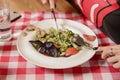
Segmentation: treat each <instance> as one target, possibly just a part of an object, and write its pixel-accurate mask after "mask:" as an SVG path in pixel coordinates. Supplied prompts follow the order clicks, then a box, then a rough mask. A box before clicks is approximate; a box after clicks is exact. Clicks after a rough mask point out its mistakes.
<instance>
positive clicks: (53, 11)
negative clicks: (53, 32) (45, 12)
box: [51, 8, 59, 31]
mask: <svg viewBox="0 0 120 80" xmlns="http://www.w3.org/2000/svg"><path fill="white" fill-rule="evenodd" d="M51 12H52V14H53V17H54V20H55V25H56V28H57V31H59V30H58V29H59V28H58V24H57V19H56V16H55V10H54V8H51Z"/></svg>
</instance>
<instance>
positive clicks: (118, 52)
mask: <svg viewBox="0 0 120 80" xmlns="http://www.w3.org/2000/svg"><path fill="white" fill-rule="evenodd" d="M97 51H102V53H101V58H102V59H106V60H107V62H109V63H112V64H113V67H114V68H117V69H120V45H115V46H107V47H99V48H98V50H97Z"/></svg>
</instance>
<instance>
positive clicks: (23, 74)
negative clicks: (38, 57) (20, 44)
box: [0, 12, 120, 80]
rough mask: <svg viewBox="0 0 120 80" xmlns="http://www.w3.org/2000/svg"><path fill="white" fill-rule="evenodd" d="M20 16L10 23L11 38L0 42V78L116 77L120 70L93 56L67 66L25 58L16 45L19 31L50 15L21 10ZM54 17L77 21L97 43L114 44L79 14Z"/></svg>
mask: <svg viewBox="0 0 120 80" xmlns="http://www.w3.org/2000/svg"><path fill="white" fill-rule="evenodd" d="M21 14H22V17H21V18H20V19H19V20H17V21H15V22H13V23H12V24H11V27H12V31H13V35H12V40H10V41H6V42H0V80H120V71H119V70H117V69H114V68H113V67H112V65H111V64H109V63H107V62H106V61H104V60H102V59H101V58H100V55H97V54H96V55H94V56H93V57H92V58H91V59H90V60H89V61H88V62H86V63H84V64H82V65H80V66H76V67H74V68H69V69H46V68H43V67H39V66H36V65H33V64H31V63H29V62H28V61H26V60H25V59H24V58H23V57H22V56H21V55H20V54H19V53H18V50H17V48H16V42H17V37H18V35H19V33H20V32H21V31H22V30H23V29H24V28H25V27H26V26H27V25H29V24H32V23H36V22H38V21H41V20H43V19H49V18H52V15H51V13H50V12H37V13H30V12H21ZM56 16H57V18H62V19H71V20H75V21H78V22H81V23H83V24H85V25H87V26H88V27H89V28H90V29H92V30H93V31H94V32H95V34H96V35H97V37H98V40H99V45H100V46H107V45H113V44H114V43H113V42H112V41H111V40H110V39H109V38H108V37H107V36H106V35H104V34H103V33H102V32H101V31H99V30H98V29H97V28H95V26H94V25H93V24H92V23H91V22H90V21H89V20H87V19H85V18H84V17H83V16H82V15H80V14H77V13H68V12H57V13H56Z"/></svg>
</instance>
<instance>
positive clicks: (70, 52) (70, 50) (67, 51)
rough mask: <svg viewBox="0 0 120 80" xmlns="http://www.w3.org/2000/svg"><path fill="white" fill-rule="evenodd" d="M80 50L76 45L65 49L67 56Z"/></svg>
mask: <svg viewBox="0 0 120 80" xmlns="http://www.w3.org/2000/svg"><path fill="white" fill-rule="evenodd" d="M77 52H78V50H77V49H76V48H74V47H70V48H68V49H67V50H66V51H65V56H71V55H74V54H76V53H77Z"/></svg>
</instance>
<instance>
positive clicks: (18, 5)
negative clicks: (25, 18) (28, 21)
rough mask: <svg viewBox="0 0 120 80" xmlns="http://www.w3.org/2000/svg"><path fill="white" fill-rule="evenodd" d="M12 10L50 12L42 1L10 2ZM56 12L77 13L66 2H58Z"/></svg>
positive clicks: (18, 0)
mask: <svg viewBox="0 0 120 80" xmlns="http://www.w3.org/2000/svg"><path fill="white" fill-rule="evenodd" d="M9 2H10V8H11V10H13V11H29V12H38V11H49V6H47V5H43V4H42V3H41V1H40V0H9ZM56 5H57V6H56V11H60V12H76V10H75V9H74V8H73V7H72V6H71V5H70V4H69V3H68V2H67V1H66V0H57V3H56Z"/></svg>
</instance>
